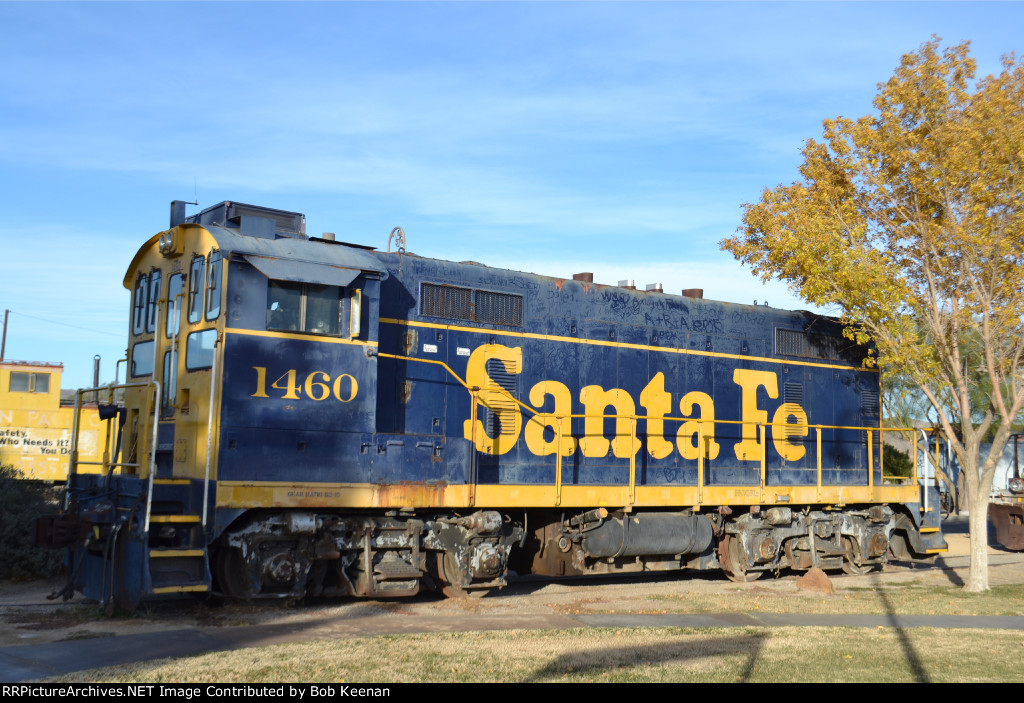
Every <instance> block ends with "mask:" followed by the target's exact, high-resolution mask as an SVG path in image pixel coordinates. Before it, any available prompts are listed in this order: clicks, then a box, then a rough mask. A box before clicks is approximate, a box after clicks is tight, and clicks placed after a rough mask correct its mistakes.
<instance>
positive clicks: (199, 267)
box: [188, 256, 206, 325]
mask: <svg viewBox="0 0 1024 703" xmlns="http://www.w3.org/2000/svg"><path fill="white" fill-rule="evenodd" d="M205 269H206V259H204V258H203V257H201V256H197V257H196V258H194V259H192V268H191V269H190V270H189V273H188V321H189V324H193V325H194V324H195V323H197V322H199V320H200V319H202V317H203V288H204V285H205V283H206V273H205Z"/></svg>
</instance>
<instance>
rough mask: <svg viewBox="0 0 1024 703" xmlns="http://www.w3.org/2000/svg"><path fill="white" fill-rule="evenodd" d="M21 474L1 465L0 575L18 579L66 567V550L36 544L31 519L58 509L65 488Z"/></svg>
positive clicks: (12, 467)
mask: <svg viewBox="0 0 1024 703" xmlns="http://www.w3.org/2000/svg"><path fill="white" fill-rule="evenodd" d="M19 476H20V472H19V471H18V470H17V469H15V468H14V466H12V465H7V464H5V465H3V466H0V575H2V576H3V577H4V578H12V579H19V580H20V579H30V578H41V577H46V576H54V575H56V574H58V573H60V571H61V569H62V568H63V561H64V552H63V550H59V549H42V548H40V547H36V546H34V545H33V544H32V537H33V535H32V529H33V524H32V522H33V520H34V519H35V518H37V517H39V516H40V515H46V514H48V513H55V512H57V510H58V507H59V501H60V499H61V495H62V493H63V489H59V488H54V487H52V486H50V485H48V484H45V483H41V482H39V481H27V480H25V479H23V478H20V477H19Z"/></svg>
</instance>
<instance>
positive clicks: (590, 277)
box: [572, 271, 594, 283]
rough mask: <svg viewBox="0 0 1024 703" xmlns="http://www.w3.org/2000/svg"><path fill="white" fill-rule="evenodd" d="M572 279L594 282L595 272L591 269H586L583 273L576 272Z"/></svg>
mask: <svg viewBox="0 0 1024 703" xmlns="http://www.w3.org/2000/svg"><path fill="white" fill-rule="evenodd" d="M572 280H574V281H582V282H583V283H593V282H594V274H592V273H590V272H589V271H584V272H583V273H574V274H573V275H572Z"/></svg>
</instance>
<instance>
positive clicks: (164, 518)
mask: <svg viewBox="0 0 1024 703" xmlns="http://www.w3.org/2000/svg"><path fill="white" fill-rule="evenodd" d="M149 521H150V522H199V516H198V515H150V516H149Z"/></svg>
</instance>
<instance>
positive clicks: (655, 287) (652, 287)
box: [647, 283, 665, 293]
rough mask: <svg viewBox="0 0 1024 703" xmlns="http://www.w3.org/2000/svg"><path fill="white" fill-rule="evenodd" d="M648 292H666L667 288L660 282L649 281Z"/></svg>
mask: <svg viewBox="0 0 1024 703" xmlns="http://www.w3.org/2000/svg"><path fill="white" fill-rule="evenodd" d="M647 292H648V293H664V292H665V288H664V287H663V286H662V285H661V284H660V283H648V284H647Z"/></svg>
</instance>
